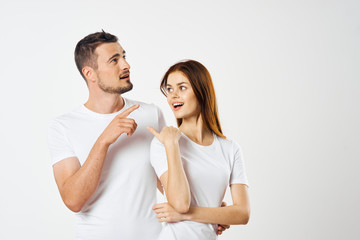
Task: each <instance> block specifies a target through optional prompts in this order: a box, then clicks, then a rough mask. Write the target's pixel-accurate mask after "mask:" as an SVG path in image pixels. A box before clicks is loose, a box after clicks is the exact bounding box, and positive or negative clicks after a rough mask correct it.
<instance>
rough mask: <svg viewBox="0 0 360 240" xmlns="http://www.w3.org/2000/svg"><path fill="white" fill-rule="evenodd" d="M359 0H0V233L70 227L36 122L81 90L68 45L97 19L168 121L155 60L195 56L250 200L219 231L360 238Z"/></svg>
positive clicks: (18, 235)
mask: <svg viewBox="0 0 360 240" xmlns="http://www.w3.org/2000/svg"><path fill="white" fill-rule="evenodd" d="M359 12H360V2H359V1H344V0H343V1H331V0H330V1H316V0H313V1H309V0H306V1H286V0H282V1H280V0H279V1H265V0H264V1H244V0H239V1H235V0H234V1H226V0H223V1H196V0H193V1H188V0H183V1H165V0H164V1H61V2H60V1H57V2H55V1H53V2H50V1H3V0H1V7H0V25H1V32H2V33H1V37H0V43H1V44H0V50H1V58H0V61H1V64H0V67H1V87H0V104H1V113H0V114H1V117H0V119H1V125H0V134H1V140H0V148H1V150H0V152H1V168H0V189H1V198H0V239H4V240H7V239H37V240H39V239H41V240H42V239H52V240H56V239H59V240H60V239H74V236H75V233H74V231H75V218H74V215H73V213H72V212H71V211H70V210H68V209H67V208H66V207H65V206H64V204H63V203H62V201H61V198H60V195H59V193H58V190H57V187H56V184H55V181H54V179H53V176H52V168H51V165H50V159H49V158H50V156H49V152H48V148H47V142H46V131H47V124H48V121H49V120H50V119H51V118H53V117H56V116H58V115H60V114H63V113H65V112H68V111H70V110H72V109H74V108H75V107H77V106H79V105H80V104H82V103H84V102H85V101H86V100H87V96H88V95H87V88H86V85H85V83H84V80H82V78H81V76H80V74H79V73H78V71H77V69H76V67H75V63H74V60H73V51H74V48H75V45H76V43H77V42H78V41H79V40H80V39H81V38H83V37H84V36H86V35H87V34H89V33H93V32H96V31H100V30H101V29H104V30H105V31H108V32H110V33H113V34H115V35H117V36H118V37H119V39H120V43H121V44H122V46H123V47H124V49H125V50H126V51H127V59H128V62H129V63H130V65H131V78H132V81H133V83H134V89H133V90H132V91H131V92H129V93H126V94H125V95H124V96H125V97H128V98H134V99H138V100H142V101H145V102H152V103H155V104H157V105H159V106H160V107H161V108H162V109H163V111H164V113H165V115H166V119H167V120H168V123H169V124H175V121H174V120H173V116H172V113H171V111H170V109H169V108H168V106H167V104H166V101H165V98H164V97H163V96H162V94H161V93H160V91H159V82H160V79H161V77H162V75H163V74H164V73H165V71H166V70H167V68H168V67H169V66H171V65H172V64H174V63H175V62H177V61H179V60H182V59H195V60H198V61H200V62H201V63H203V64H204V65H205V66H206V67H207V68H208V69H209V71H210V73H211V74H212V77H213V81H214V84H215V87H216V94H217V98H218V105H219V111H220V118H221V122H222V125H223V130H224V133H225V135H226V136H227V137H228V138H231V139H234V140H235V141H237V142H238V143H239V144H240V145H241V146H242V149H243V153H244V157H245V163H246V167H247V174H248V178H249V181H250V189H249V193H250V198H251V210H252V213H251V219H250V222H249V224H248V225H246V226H232V227H231V229H230V230H227V231H226V232H225V233H224V234H223V235H222V236H221V237H219V239H222V240H235V239H249V240H250V239H251V240H252V239H254V240H263V239H271V240H285V239H286V240H288V239H292V240H297V239H299V240H303V239H327V240H329V239H347V240H351V239H359V238H360V230H359V228H358V226H357V225H358V224H359V223H360V207H359V202H360V191H359V189H360V188H359V186H358V184H359V182H360V177H359V174H358V172H359V170H360V165H359V160H360V147H359V145H360V127H359V123H360V110H359V109H360V108H359V102H360V44H359V43H360V14H359ZM124 194H126V192H124ZM225 200H226V201H227V202H228V204H231V198H230V195H229V193H227V195H226V198H225ZM122 231H126V229H122Z"/></svg>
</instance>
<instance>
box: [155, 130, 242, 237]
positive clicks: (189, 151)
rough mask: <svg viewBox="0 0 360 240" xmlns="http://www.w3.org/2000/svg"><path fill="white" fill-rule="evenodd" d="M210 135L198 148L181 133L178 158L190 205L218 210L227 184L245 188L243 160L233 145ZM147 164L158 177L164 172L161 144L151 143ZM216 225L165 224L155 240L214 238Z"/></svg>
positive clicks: (163, 149)
mask: <svg viewBox="0 0 360 240" xmlns="http://www.w3.org/2000/svg"><path fill="white" fill-rule="evenodd" d="M213 135H214V141H213V143H212V144H211V145H209V146H202V145H199V144H197V143H195V142H193V141H192V140H190V139H189V138H188V137H187V136H186V135H185V134H183V133H182V135H181V138H180V140H179V147H180V155H181V160H182V163H183V167H184V171H185V173H186V177H187V179H188V182H189V186H190V192H191V203H190V205H191V206H201V207H220V206H221V202H222V200H223V198H224V195H225V192H226V189H227V187H228V186H229V185H231V184H246V185H248V181H247V177H246V173H245V167H244V161H243V158H242V154H241V150H240V147H239V145H238V144H237V143H235V142H233V141H230V140H226V139H223V138H221V137H218V136H217V135H215V134H213ZM150 161H151V164H152V166H153V167H154V169H155V171H156V174H157V176H158V177H159V178H160V176H161V175H162V174H164V173H165V172H166V171H167V170H168V165H167V159H166V151H165V147H164V145H163V144H162V143H161V142H160V141H159V140H158V139H156V138H154V139H153V141H152V142H151V149H150ZM216 228H217V226H216V225H212V224H205V223H198V222H193V221H182V222H177V223H166V224H165V225H164V227H163V230H162V231H161V234H160V236H159V240H160V239H161V240H175V239H176V240H187V239H196V240H212V239H216V238H217V235H216Z"/></svg>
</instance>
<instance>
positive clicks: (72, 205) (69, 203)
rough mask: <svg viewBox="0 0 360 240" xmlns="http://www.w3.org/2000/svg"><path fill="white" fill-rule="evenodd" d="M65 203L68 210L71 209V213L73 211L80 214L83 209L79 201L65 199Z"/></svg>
mask: <svg viewBox="0 0 360 240" xmlns="http://www.w3.org/2000/svg"><path fill="white" fill-rule="evenodd" d="M64 203H65V205H66V207H67V208H68V209H70V210H71V211H73V212H75V213H77V212H80V211H81V209H82V208H83V204H81V203H79V202H77V201H73V200H65V199H64Z"/></svg>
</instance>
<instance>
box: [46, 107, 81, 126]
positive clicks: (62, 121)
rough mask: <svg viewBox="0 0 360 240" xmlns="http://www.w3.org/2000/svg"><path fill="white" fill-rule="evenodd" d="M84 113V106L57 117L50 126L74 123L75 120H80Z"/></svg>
mask: <svg viewBox="0 0 360 240" xmlns="http://www.w3.org/2000/svg"><path fill="white" fill-rule="evenodd" d="M81 113H82V106H78V107H76V108H75V109H73V110H71V111H69V112H67V113H64V114H61V115H59V116H56V117H54V118H52V119H51V120H50V125H54V124H55V125H56V124H65V123H66V122H69V121H73V120H74V119H75V118H78V117H79V115H81Z"/></svg>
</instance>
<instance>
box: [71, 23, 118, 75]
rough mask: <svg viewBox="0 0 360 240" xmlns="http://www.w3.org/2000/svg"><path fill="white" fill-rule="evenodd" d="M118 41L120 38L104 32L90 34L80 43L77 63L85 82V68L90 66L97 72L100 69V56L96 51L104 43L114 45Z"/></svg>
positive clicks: (76, 51) (77, 46)
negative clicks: (98, 62)
mask: <svg viewBox="0 0 360 240" xmlns="http://www.w3.org/2000/svg"><path fill="white" fill-rule="evenodd" d="M117 41H118V38H117V37H116V36H114V35H112V34H110V33H107V32H105V31H104V30H102V32H96V33H92V34H89V35H87V36H86V37H84V38H83V39H81V40H80V41H79V42H78V44H77V45H76V48H75V53H74V55H75V63H76V66H77V68H78V70H79V72H80V74H81V76H82V77H83V78H84V79H85V81H86V78H85V76H84V74H83V73H82V69H83V68H84V67H85V66H89V67H92V68H94V69H95V70H96V69H97V67H98V65H97V57H98V56H97V55H96V53H95V49H96V48H97V47H98V46H99V45H101V44H103V43H112V42H117Z"/></svg>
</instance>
